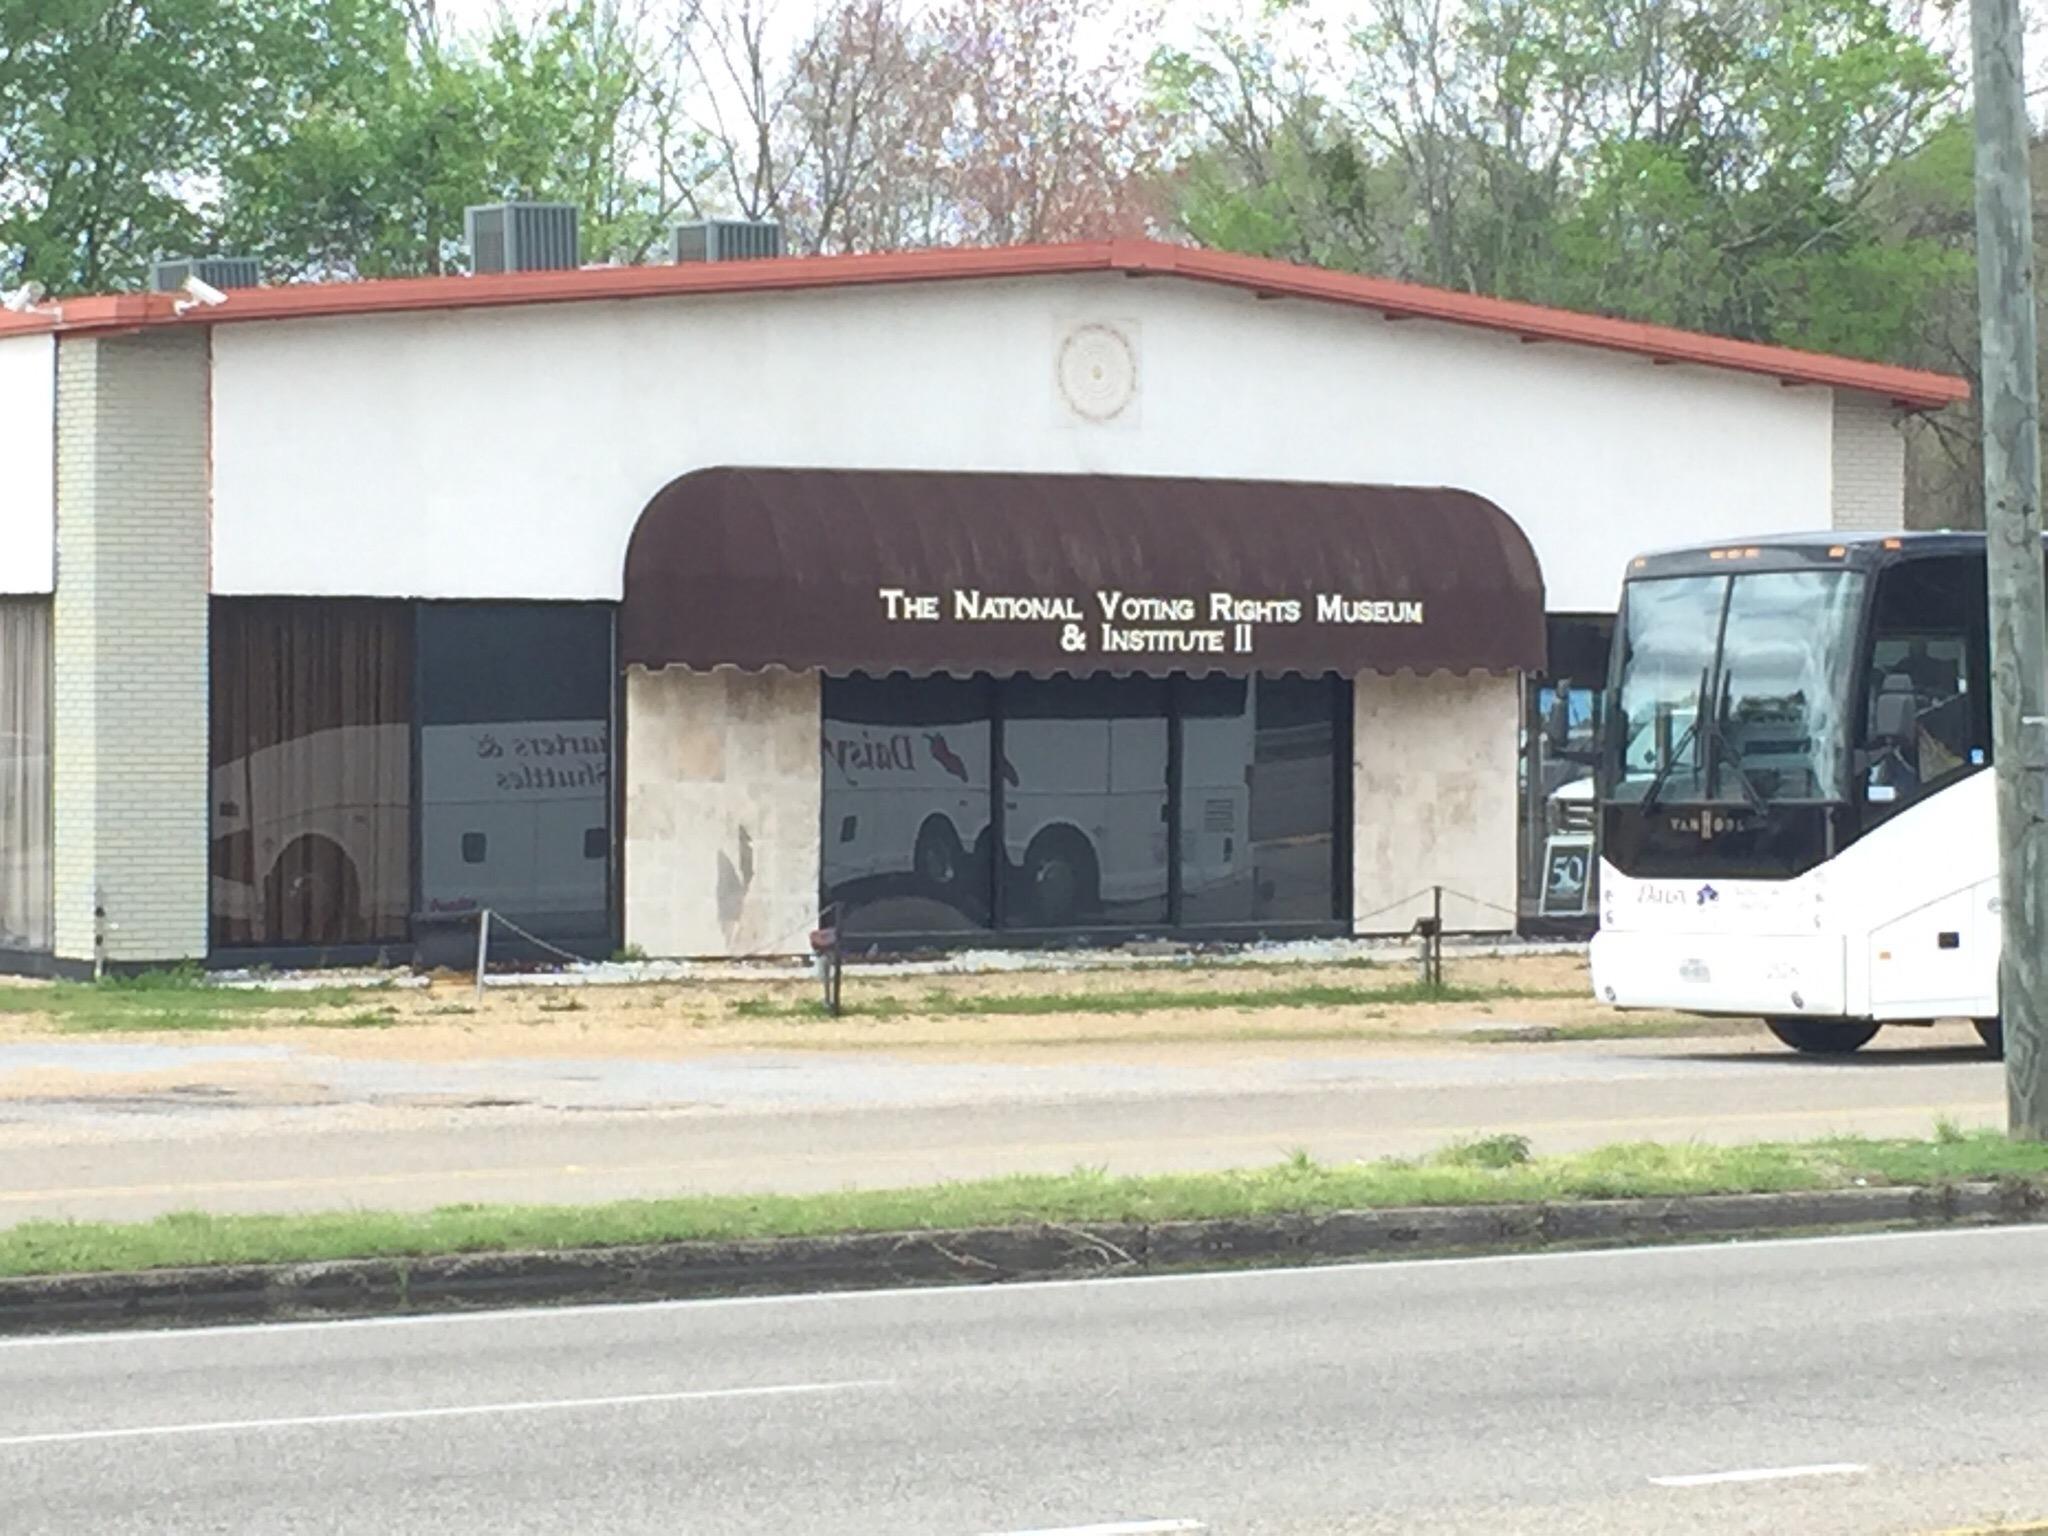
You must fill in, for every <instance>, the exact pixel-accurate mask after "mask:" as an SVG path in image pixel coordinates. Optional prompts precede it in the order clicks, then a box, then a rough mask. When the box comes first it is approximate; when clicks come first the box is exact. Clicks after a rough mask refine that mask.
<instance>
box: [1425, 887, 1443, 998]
mask: <svg viewBox="0 0 2048 1536" xmlns="http://www.w3.org/2000/svg"><path fill="white" fill-rule="evenodd" d="M1429 989H1430V991H1432V992H1441V991H1443V989H1444V888H1443V887H1442V886H1440V885H1433V886H1431V887H1430V888H1429Z"/></svg>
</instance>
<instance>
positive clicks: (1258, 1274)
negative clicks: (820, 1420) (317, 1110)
mask: <svg viewBox="0 0 2048 1536" xmlns="http://www.w3.org/2000/svg"><path fill="white" fill-rule="evenodd" d="M2043 1236H2044V1231H2043V1224H2042V1223H2035V1222H2016V1223H2014V1224H2012V1225H2010V1226H1996V1227H1936V1228H1932V1229H1916V1230H1913V1231H1903V1232H1837V1233H1829V1234H1823V1235H1821V1236H1818V1237H1763V1238H1750V1239H1741V1238H1737V1239H1731V1240H1729V1241H1726V1242H1722V1241H1712V1240H1708V1241H1701V1242H1688V1243H1643V1244H1640V1245H1638V1246H1636V1247H1632V1248H1571V1249H1560V1250H1557V1251H1554V1252H1547V1253H1482V1254H1470V1255H1467V1256H1466V1257H1463V1258H1447V1259H1361V1260H1357V1261H1355V1262H1352V1263H1344V1264H1312V1265H1292V1264H1288V1265H1280V1266H1277V1267H1274V1268H1270V1269H1218V1270H1204V1271H1197V1272H1195V1273H1191V1274H1184V1275H1113V1276H1108V1277H1102V1278H1095V1279H1076V1280H1019V1281H1015V1282H1011V1283H1008V1284H1004V1285H898V1286H878V1287H876V1288H874V1289H872V1290H854V1291H800V1292H794V1293H791V1294H789V1295H783V1296H704V1297H697V1298H694V1299H690V1300H683V1301H627V1302H606V1301H597V1302H578V1303H575V1304H573V1305H570V1306H562V1307H546V1306H541V1307H506V1308H502V1309H493V1308H477V1309H475V1310H472V1311H466V1312H407V1313H401V1314H398V1315H396V1316H390V1317H333V1318H324V1319H312V1320H307V1321H303V1322H290V1323H212V1324H202V1325H200V1326H198V1327H193V1328H131V1329H125V1330H121V1331H116V1332H108V1333H102V1332H94V1333H39V1334H24V1335H20V1336H16V1337H12V1338H0V1352H4V1351H7V1350H11V1349H50V1348H57V1347H75V1346H79V1345H95V1344H133V1343H135V1342H137V1341H138V1340H145V1339H151V1340H154V1339H164V1340H177V1339H207V1338H216V1339H217V1338H222V1337H232V1336H234V1335H236V1334H249V1335H254V1334H264V1335H280V1334H289V1333H327V1332H335V1331H341V1332H347V1331H351V1330H355V1329H370V1328H442V1327H452V1326H459V1325H466V1324H467V1325H489V1324H493V1323H496V1324H506V1323H524V1322H533V1321H545V1320H548V1319H556V1318H558V1319H562V1320H564V1321H568V1320H573V1319H575V1318H579V1317H595V1316H601V1315H610V1316H619V1315H622V1314H627V1313H636V1312H639V1313H659V1312H697V1311H705V1310H723V1309H735V1308H756V1307H802V1306H831V1307H838V1306H850V1305H857V1304H860V1303H863V1302H871V1301H900V1300H904V1299H906V1298H911V1297H917V1298H929V1299H930V1300H931V1301H932V1302H933V1303H934V1304H935V1305H948V1304H965V1302H966V1301H967V1300H969V1299H972V1298H974V1297H979V1298H981V1299H982V1300H983V1301H991V1300H996V1301H999V1300H1001V1299H1002V1298H1004V1297H1009V1296H1015V1295H1018V1294H1019V1293H1027V1294H1028V1293H1031V1292H1035V1291H1073V1290H1096V1289H1101V1288H1104V1287H1108V1288H1111V1289H1116V1290H1125V1289H1128V1288H1130V1287H1133V1286H1197V1285H1200V1286H1209V1285H1220V1286H1229V1285H1243V1284H1245V1283H1247V1282H1251V1281H1260V1280H1285V1281H1288V1282H1290V1283H1293V1284H1298V1285H1314V1284H1330V1283H1332V1282H1334V1281H1337V1280H1341V1279H1344V1278H1345V1277H1353V1278H1356V1277H1361V1276H1367V1275H1373V1274H1382V1275H1388V1276H1394V1275H1400V1274H1403V1273H1406V1272H1410V1271H1413V1270H1418V1269H1492V1268H1509V1267H1520V1266H1525V1265H1551V1264H1613V1263H1621V1262H1627V1261H1630V1260H1634V1259H1645V1258H1702V1257H1707V1256H1712V1255H1716V1254H1719V1255H1728V1256H1740V1255H1742V1254H1745V1253H1756V1252H1758V1251H1760V1250H1768V1249H1774V1248H1832V1247H1862V1246H1865V1245H1868V1244H1890V1243H1907V1244H1912V1243H1944V1242H1964V1241H2010V1240H2013V1239H2016V1238H2032V1239H2033V1240H2034V1241H2036V1242H2038V1241H2040V1240H2041V1239H2042V1237H2043Z"/></svg>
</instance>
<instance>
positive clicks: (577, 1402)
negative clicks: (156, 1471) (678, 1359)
mask: <svg viewBox="0 0 2048 1536" xmlns="http://www.w3.org/2000/svg"><path fill="white" fill-rule="evenodd" d="M890 1385H892V1383H890V1382H887V1381H806V1382H796V1383H793V1384H791V1385H789V1386H777V1387H716V1388H712V1389H709V1390H703V1391H696V1392H635V1393H632V1394H629V1395H626V1396H620V1397H556V1398H544V1399H539V1400H536V1401H533V1402H524V1403H468V1404H460V1405H457V1406H454V1407H448V1408H389V1409H382V1410H377V1411H372V1412H368V1413H312V1414H306V1415H304V1416H302V1417H297V1418H280V1419H218V1420H215V1421H213V1422H211V1423H206V1424H144V1425H138V1426H136V1427H134V1428H129V1429H73V1430H59V1431H56V1432H54V1433H51V1434H41V1435H4V1436H0V1449H8V1448H11V1447H16V1446H27V1445H77V1444H82V1443H84V1442H87V1441H93V1440H151V1439H160V1438H163V1437H166V1436H170V1435H232V1434H240V1433H244V1432H247V1431H251V1430H259V1429H323V1428H327V1427H329V1426H332V1425H341V1424H402V1423H406V1422H408V1421H410V1420H414V1419H462V1418H481V1417H484V1416H487V1415H501V1416H502V1415H505V1414H515V1413H568V1412H573V1411H575V1410H577V1409H585V1408H632V1407H639V1406H644V1405H647V1404H651V1403H711V1402H723V1401H728V1400H730V1399H733V1398H746V1397H802V1396H813V1395H816V1394H819V1393H824V1392H853V1391H858V1390H860V1389H862V1388H872V1387H886V1386H890Z"/></svg>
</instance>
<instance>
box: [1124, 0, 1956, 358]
mask: <svg viewBox="0 0 2048 1536" xmlns="http://www.w3.org/2000/svg"><path fill="white" fill-rule="evenodd" d="M1153 82H1154V88H1155V94H1156V96H1157V98H1158V100H1159V103H1160V105H1161V106H1162V108H1163V109H1164V110H1166V111H1169V112H1171V113H1173V114H1175V116H1176V117H1177V119H1178V120H1179V122H1180V123H1181V124H1182V151H1183V158H1182V168H1183V179H1182V183H1181V204H1180V209H1179V218H1180V222H1181V224H1182V225H1183V227H1184V228H1185V229H1186V230H1187V231H1188V232H1189V233H1190V234H1191V235H1193V236H1194V237H1195V238H1196V239H1198V240H1202V241H1204V242H1207V243H1214V244H1219V245H1226V246H1230V247H1232V248H1235V249H1241V250H1247V251H1253V252H1258V253H1262V254H1271V255H1280V256H1287V257H1292V258H1296V259H1304V260H1310V261H1316V262H1319V263H1323V264H1329V265H1336V266H1344V267H1354V268H1361V269H1368V270H1373V271H1378V272H1383V273H1387V274H1390V275H1396V276H1404V277H1410V278H1414V279H1416V280H1419V281H1424V282H1431V283H1436V284H1440V285H1444V286H1449V287H1455V288H1462V289H1468V290H1472V291H1476V292H1482V293H1490V294H1497V295H1503V296H1508V297H1515V298H1524V299H1530V300H1534V301H1538V302H1544V303H1553V304H1561V305H1566V306H1569V307H1573V308H1579V309H1586V310H1593V311H1597V312H1604V313H1610V314H1617V315H1625V316H1629V317H1632V318H1639V319H1644V320H1652V321H1659V322H1663V323H1667V324H1673V325H1683V326H1689V327H1695V328H1699V329H1703V330H1710V331H1715V332H1718V333H1721V334H1724V335H1732V336H1741V337H1749V338H1755V339H1759V340H1771V341H1779V342H1784V343H1788V344H1791V345H1798V346H1811V347H1820V348H1826V349H1828V350H1831V351H1841V352H1849V353H1856V354H1865V355H1878V354H1884V355H1896V354H1898V353H1900V352H1901V351H1905V350H1910V349H1911V348H1912V346H1913V344H1914V343H1915V341H1916V340H1917V336H1916V324H1917V321H1916V316H1917V313H1918V311H1919V309H1920V307H1921V306H1922V305H1923V304H1924V303H1925V302H1927V301H1928V300H1929V298H1930V296H1931V295H1932V294H1933V293H1934V292H1935V291H1937V290H1938V289H1939V288H1940V287H1941V286H1942V285H1943V284H1945V283H1947V282H1950V281H1952V279H1953V276H1954V256H1955V252H1954V251H1953V250H1952V249H1951V248H1949V247H1948V246H1946V245H1945V244H1943V243H1942V242H1941V241H1939V240H1932V239H1929V238H1927V237H1925V236H1923V235H1921V234H1917V233H1915V232H1912V231H1910V230H1907V229H1903V228H1900V227H1898V226H1896V225H1893V224H1888V223H1887V222H1886V221H1885V220H1884V219H1882V218H1881V217H1879V212H1880V209H1879V203H1878V193H1879V192H1880V190H1881V188H1882V187H1883V186H1884V183H1885V180H1886V178H1887V177H1888V176H1889V175H1890V174H1892V173H1893V171H1894V170H1895V168H1896V167H1897V166H1898V165H1900V164H1901V163H1902V162H1903V161H1905V160H1907V159H1909V158H1911V157H1912V156H1913V155H1914V154H1916V153H1918V152H1919V151H1920V150H1922V149H1923V148H1924V147H1925V146H1927V145H1928V144H1929V143H1931V142H1932V141H1933V140H1934V138H1935V137H1936V136H1937V135H1938V132H1939V130H1940V129H1941V127H1942V125H1943V124H1944V123H1945V122H1947V121H1949V120H1950V119H1951V117H1952V115H1953V113H1954V110H1955V106H1956V89H1955V81H1954V79H1953V76H1952V74H1951V71H1950V69H1949V67H1948V65H1947V63H1946V61H1945V60H1944V59H1943V58H1942V57H1941V56H1940V54H1939V53H1938V51H1937V50H1936V49H1935V48H1933V47H1932V46H1931V45H1930V44H1929V43H1928V42H1927V41H1925V40H1924V39H1922V38H1920V37H1918V36H1916V35H1914V34H1912V33H1909V32H1907V31H1905V30H1903V29H1902V28H1901V27H1899V26H1898V25H1897V24H1895V23H1894V21H1893V19H1892V16H1891V13H1890V11H1889V10H1888V9H1887V8H1886V7H1885V5H1884V4H1882V3H1881V0H1462V3H1458V4H1455V5H1453V4H1449V3H1446V0H1370V3H1369V4H1368V6H1367V8H1366V11H1365V13H1364V15H1363V17H1362V19H1361V20H1360V21H1359V23H1358V24H1357V25H1356V27H1355V28H1353V29H1351V30H1349V31H1346V32H1341V33H1335V34H1332V33H1330V32H1329V31H1327V30H1326V29H1324V28H1322V27H1320V26H1318V25H1317V24H1315V23H1314V22H1313V21H1312V20H1308V19H1305V17H1304V14H1303V12H1302V11H1301V9H1300V8H1299V7H1298V6H1296V5H1293V4H1290V3H1287V0H1268V3H1266V4H1264V5H1263V6H1260V7H1259V8H1258V9H1256V10H1255V11H1254V12H1253V13H1252V14H1251V15H1250V16H1249V17H1248V18H1245V19H1242V20H1241V21H1240V22H1239V24H1237V25H1235V26H1230V25H1222V24H1219V25H1216V26H1212V27H1211V28H1209V29H1208V30H1207V32H1206V34H1205V37H1204V42H1203V45H1202V46H1201V47H1200V48H1198V49H1195V50H1190V51H1183V52H1178V53H1166V54H1162V55H1161V56H1159V57H1158V58H1156V59H1155V61H1154V64H1153Z"/></svg>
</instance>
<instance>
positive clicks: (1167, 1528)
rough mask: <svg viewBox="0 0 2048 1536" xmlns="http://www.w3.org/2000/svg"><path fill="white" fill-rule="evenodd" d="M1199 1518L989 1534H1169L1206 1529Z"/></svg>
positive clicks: (1141, 1535) (1022, 1535)
mask: <svg viewBox="0 0 2048 1536" xmlns="http://www.w3.org/2000/svg"><path fill="white" fill-rule="evenodd" d="M1207 1529H1208V1527H1207V1526H1206V1525H1204V1524H1202V1522H1201V1521H1199V1520H1125V1521H1121V1522H1114V1523H1112V1524H1109V1525H1062V1526H1060V1527H1058V1528H1057V1529H1049V1530H1043V1531H992V1532H990V1533H989V1536H1167V1533H1168V1532H1172V1531H1206V1530H1207Z"/></svg>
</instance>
